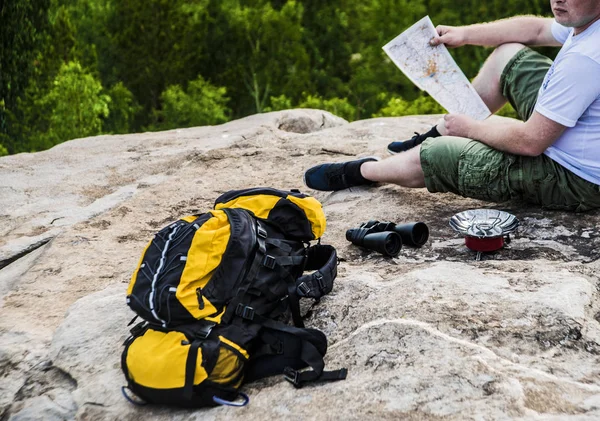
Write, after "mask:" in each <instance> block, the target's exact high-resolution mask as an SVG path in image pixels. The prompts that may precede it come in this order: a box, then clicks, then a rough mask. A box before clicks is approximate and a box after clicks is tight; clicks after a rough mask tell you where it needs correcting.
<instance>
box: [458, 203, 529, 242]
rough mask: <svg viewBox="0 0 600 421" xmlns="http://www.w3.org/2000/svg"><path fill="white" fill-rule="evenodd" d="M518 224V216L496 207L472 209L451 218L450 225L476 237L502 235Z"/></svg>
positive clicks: (460, 232) (464, 233) (512, 229)
mask: <svg viewBox="0 0 600 421" xmlns="http://www.w3.org/2000/svg"><path fill="white" fill-rule="evenodd" d="M518 226H519V220H518V219H517V218H516V216H514V215H512V214H510V213H508V212H504V211H499V210H496V209H470V210H466V211H464V212H460V213H457V214H456V215H454V216H453V217H452V218H450V227H451V228H452V229H453V230H454V231H456V232H458V233H459V234H462V235H464V236H468V237H476V238H494V237H502V236H504V235H506V234H509V233H511V232H513V231H514V230H515V229H516V228H517V227H518Z"/></svg>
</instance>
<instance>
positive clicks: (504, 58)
mask: <svg viewBox="0 0 600 421" xmlns="http://www.w3.org/2000/svg"><path fill="white" fill-rule="evenodd" d="M523 48H526V46H525V45H523V44H519V43H517V42H510V43H508V44H502V45H499V46H498V47H496V49H495V50H494V51H493V52H492V54H491V55H490V57H489V59H488V60H490V61H491V62H492V63H493V64H494V67H495V68H496V69H497V70H498V71H499V72H502V71H503V70H504V67H506V65H507V64H508V62H509V61H510V60H511V59H512V58H513V57H514V56H515V55H516V54H517V53H518V52H519V51H521V50H522V49H523Z"/></svg>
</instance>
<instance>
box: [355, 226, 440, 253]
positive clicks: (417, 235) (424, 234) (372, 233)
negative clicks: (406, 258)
mask: <svg viewBox="0 0 600 421" xmlns="http://www.w3.org/2000/svg"><path fill="white" fill-rule="evenodd" d="M428 238H429V228H428V227H427V225H425V224H424V223H423V222H411V223H407V224H394V223H393V222H379V221H369V222H365V223H363V224H361V225H360V227H359V228H352V229H349V230H348V231H346V240H348V241H350V242H351V243H352V244H354V245H356V246H361V247H365V248H367V249H370V250H374V251H377V252H379V253H381V254H383V255H385V256H389V257H396V256H398V254H399V253H400V250H401V249H402V244H408V245H410V246H413V247H421V246H422V245H423V244H425V243H426V242H427V239H428Z"/></svg>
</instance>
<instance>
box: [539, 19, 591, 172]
mask: <svg viewBox="0 0 600 421" xmlns="http://www.w3.org/2000/svg"><path fill="white" fill-rule="evenodd" d="M552 34H553V35H554V38H555V39H556V40H557V41H558V42H560V43H562V44H563V47H562V48H561V50H560V51H559V53H558V55H557V56H556V59H555V60H554V64H553V65H552V67H550V70H548V73H547V74H546V76H545V78H544V82H543V83H542V86H541V88H540V91H539V93H538V99H537V103H536V105H535V111H537V112H538V113H540V114H542V115H543V116H545V117H547V118H549V119H550V120H553V121H556V122H557V123H559V124H562V125H563V126H567V129H566V130H565V131H564V132H563V134H562V135H561V136H560V137H559V138H558V139H557V140H556V142H554V144H553V145H552V146H550V147H549V148H548V149H546V151H545V152H544V154H545V155H547V156H549V157H550V158H552V159H553V160H554V161H556V162H558V163H559V164H560V165H562V166H563V167H565V168H567V169H569V170H570V171H572V172H573V173H575V174H577V175H578V176H580V177H581V178H583V179H585V180H588V181H591V182H592V183H595V184H600V20H599V21H596V22H594V24H592V25H591V26H590V27H589V28H587V29H586V30H585V31H583V32H582V33H581V34H579V35H576V36H573V28H567V27H565V26H562V25H560V24H558V23H557V22H556V21H555V22H554V23H553V24H552Z"/></svg>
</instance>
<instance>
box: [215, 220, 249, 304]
mask: <svg viewBox="0 0 600 421" xmlns="http://www.w3.org/2000/svg"><path fill="white" fill-rule="evenodd" d="M224 212H225V213H226V214H227V217H228V218H229V224H230V225H231V237H230V240H229V243H228V244H227V248H226V249H225V253H223V257H222V259H221V261H222V262H225V263H224V264H223V263H222V264H220V265H219V266H218V267H217V269H216V270H215V272H214V274H213V276H212V278H211V280H210V281H209V282H208V284H207V285H206V287H205V289H204V291H203V293H204V296H205V297H206V298H208V300H209V301H210V302H211V303H213V305H215V306H217V308H222V307H223V306H225V305H226V304H228V303H229V301H230V300H231V299H232V298H233V297H235V296H236V294H237V291H238V289H239V288H240V286H241V283H242V281H243V280H244V277H245V274H246V272H247V271H248V270H249V265H250V264H251V263H252V260H253V256H254V253H255V251H256V250H255V248H256V243H257V242H256V227H255V224H256V222H255V220H254V218H253V217H252V216H250V214H249V213H248V212H247V211H245V210H243V209H224Z"/></svg>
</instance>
